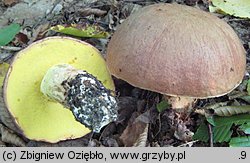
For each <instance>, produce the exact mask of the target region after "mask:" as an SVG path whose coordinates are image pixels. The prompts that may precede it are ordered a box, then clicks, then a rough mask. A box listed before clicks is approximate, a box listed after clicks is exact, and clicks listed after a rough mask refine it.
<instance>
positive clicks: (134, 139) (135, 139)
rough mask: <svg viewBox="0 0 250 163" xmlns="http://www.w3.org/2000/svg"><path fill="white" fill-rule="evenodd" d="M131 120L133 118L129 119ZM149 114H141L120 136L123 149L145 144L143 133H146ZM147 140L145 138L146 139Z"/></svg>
mask: <svg viewBox="0 0 250 163" xmlns="http://www.w3.org/2000/svg"><path fill="white" fill-rule="evenodd" d="M131 118H133V117H131ZM148 123H149V113H148V112H146V113H143V114H142V115H140V116H138V117H137V118H136V119H134V120H133V122H131V123H130V124H128V126H127V127H126V129H125V130H124V131H123V133H122V135H121V136H120V139H121V141H122V142H123V144H124V146H125V147H132V146H134V145H142V144H145V141H146V140H145V133H147V129H146V128H148ZM146 139H147V137H146Z"/></svg>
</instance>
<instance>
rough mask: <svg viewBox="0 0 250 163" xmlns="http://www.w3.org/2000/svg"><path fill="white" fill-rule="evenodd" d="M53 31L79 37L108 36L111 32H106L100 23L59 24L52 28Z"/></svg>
mask: <svg viewBox="0 0 250 163" xmlns="http://www.w3.org/2000/svg"><path fill="white" fill-rule="evenodd" d="M50 29H51V30H53V31H56V32H60V33H64V34H68V35H72V36H77V37H91V38H106V37H108V35H109V33H108V32H105V31H103V30H102V29H101V27H99V26H98V25H89V24H86V25H77V24H71V25H67V26H66V25H64V26H63V25H57V26H53V27H51V28H50Z"/></svg>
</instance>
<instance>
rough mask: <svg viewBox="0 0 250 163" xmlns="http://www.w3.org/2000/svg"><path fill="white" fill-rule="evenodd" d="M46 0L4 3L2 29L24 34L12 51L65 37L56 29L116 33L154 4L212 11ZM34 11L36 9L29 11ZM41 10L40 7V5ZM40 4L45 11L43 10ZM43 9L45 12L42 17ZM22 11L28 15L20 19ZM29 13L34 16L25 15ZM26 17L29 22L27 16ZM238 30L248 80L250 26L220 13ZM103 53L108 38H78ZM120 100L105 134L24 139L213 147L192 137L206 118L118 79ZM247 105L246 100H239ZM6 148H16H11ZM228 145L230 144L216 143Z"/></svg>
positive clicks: (117, 0)
mask: <svg viewBox="0 0 250 163" xmlns="http://www.w3.org/2000/svg"><path fill="white" fill-rule="evenodd" d="M44 1H45V0H40V1H37V0H24V1H21V0H20V1H19V0H3V1H1V2H0V28H1V27H3V26H5V25H7V24H10V23H12V22H16V23H20V24H21V25H22V30H21V32H20V33H19V34H18V35H17V36H16V38H15V40H14V41H13V42H12V43H11V46H16V47H21V48H25V47H26V46H28V45H29V44H31V43H32V42H34V41H37V40H40V39H42V38H45V37H48V36H55V35H63V34H59V33H56V32H52V31H49V30H48V29H49V28H50V27H51V26H54V25H58V24H64V25H65V24H71V23H77V24H83V25H84V24H98V25H99V26H100V27H101V28H102V29H104V30H105V31H108V32H110V33H111V35H112V33H113V32H114V31H115V30H116V27H117V25H119V24H120V23H122V21H123V20H124V19H126V18H127V17H128V16H129V15H130V14H131V13H133V12H135V11H136V10H138V9H139V8H141V7H143V6H146V5H150V4H154V3H179V4H184V5H189V6H194V7H197V8H200V9H202V10H204V11H208V5H209V2H208V1H207V0H99V1H97V0H86V1H84V2H83V1H76V0H53V1H51V2H49V3H48V4H44V3H43V2H44ZM27 5H29V6H33V7H34V6H35V7H34V9H33V8H32V7H31V8H32V9H30V10H25V8H26V7H27ZM36 5H37V6H36ZM39 5H40V6H39ZM36 8H39V9H40V11H39V13H36V12H37V11H36ZM18 12H22V14H20V13H19V14H18V15H19V16H17V13H18ZM25 12H28V13H25ZM22 15H26V17H22ZM216 15H217V16H218V17H219V18H221V19H223V20H225V21H226V22H227V23H228V24H229V25H231V26H232V27H233V29H234V30H235V31H236V33H237V34H238V36H239V37H240V39H241V41H242V43H243V45H244V47H245V49H246V52H247V69H246V70H247V71H246V76H245V79H248V75H249V73H248V72H249V71H250V47H249V46H250V21H249V20H247V19H241V18H237V17H233V16H229V15H220V14H216ZM78 39H81V40H84V41H86V42H89V43H90V44H92V45H94V46H95V47H96V48H98V49H99V50H100V51H101V52H102V54H103V56H104V57H105V54H106V47H107V43H108V42H109V39H110V37H109V38H107V39H95V38H78ZM1 53H2V55H0V61H4V62H10V60H11V58H12V57H13V56H14V53H13V52H11V51H1ZM114 81H115V86H116V91H117V98H118V99H119V115H118V120H117V121H116V122H113V123H111V124H109V125H108V126H106V127H105V128H103V129H102V131H101V133H99V134H97V133H90V134H88V135H86V136H84V137H82V138H79V139H75V140H67V141H62V142H59V143H56V144H50V143H45V142H37V141H32V140H27V139H25V138H22V136H20V135H19V136H20V137H21V138H22V139H23V140H24V141H25V143H26V146H91V147H93V146H106V147H111V146H151V147H158V146H161V147H166V146H175V147H176V146H203V147H204V146H211V145H212V144H211V143H210V144H209V143H208V142H201V141H192V139H191V136H192V133H194V132H195V131H196V130H197V128H198V126H199V125H200V124H201V123H204V116H202V115H200V114H198V113H195V112H192V113H190V114H189V115H188V116H186V115H183V114H182V113H179V112H176V111H174V110H172V109H165V110H164V111H162V112H159V111H158V110H157V104H158V103H159V102H160V101H161V100H162V99H163V97H162V95H161V94H158V93H155V92H150V91H147V90H142V89H139V88H136V87H133V86H131V85H129V84H128V83H126V82H124V81H122V80H118V79H115V78H114ZM237 92H238V93H239V92H246V85H245V84H244V82H243V84H241V85H240V86H239V87H238V88H237V89H236V90H235V91H234V92H233V93H237ZM233 93H231V94H229V95H225V96H223V97H219V98H212V99H205V100H198V101H197V102H196V103H195V104H193V108H202V107H204V106H207V105H211V104H215V103H219V102H227V101H229V102H232V100H231V95H232V94H233ZM238 102H239V103H241V102H242V101H240V100H239V101H238ZM5 145H6V146H15V144H11V143H5ZM213 145H214V146H228V144H227V143H218V144H213Z"/></svg>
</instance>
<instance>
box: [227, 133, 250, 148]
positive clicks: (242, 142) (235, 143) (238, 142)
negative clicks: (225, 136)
mask: <svg viewBox="0 0 250 163" xmlns="http://www.w3.org/2000/svg"><path fill="white" fill-rule="evenodd" d="M229 145H230V147H250V138H249V137H247V136H244V137H236V138H232V139H231V140H230V142H229Z"/></svg>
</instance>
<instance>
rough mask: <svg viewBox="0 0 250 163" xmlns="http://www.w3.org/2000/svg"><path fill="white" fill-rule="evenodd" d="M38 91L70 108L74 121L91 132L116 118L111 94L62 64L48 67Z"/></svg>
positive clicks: (101, 86)
mask: <svg viewBox="0 0 250 163" xmlns="http://www.w3.org/2000/svg"><path fill="white" fill-rule="evenodd" d="M40 89H41V92H42V93H43V94H44V95H45V96H47V97H49V98H51V99H53V100H55V101H57V102H59V103H61V104H62V105H63V106H65V107H66V108H68V109H70V110H71V111H72V113H73V114H74V116H75V119H76V120H77V121H79V122H80V123H82V124H84V125H85V126H86V127H88V128H90V129H91V130H93V131H94V132H97V133H98V132H100V130H101V128H102V127H103V126H105V125H107V124H108V123H110V122H112V121H115V120H116V119H117V102H116V99H115V97H114V96H113V95H112V94H111V91H110V90H108V89H106V88H105V87H104V86H103V84H102V83H101V82H100V81H99V80H98V79H97V78H96V77H94V76H93V75H91V74H89V73H88V72H86V71H83V70H78V69H75V68H74V67H72V66H70V65H67V64H62V65H56V66H53V67H51V68H50V69H49V70H48V71H47V73H46V74H45V76H44V78H43V80H42V83H41V87H40Z"/></svg>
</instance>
